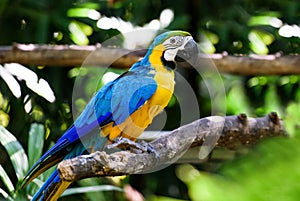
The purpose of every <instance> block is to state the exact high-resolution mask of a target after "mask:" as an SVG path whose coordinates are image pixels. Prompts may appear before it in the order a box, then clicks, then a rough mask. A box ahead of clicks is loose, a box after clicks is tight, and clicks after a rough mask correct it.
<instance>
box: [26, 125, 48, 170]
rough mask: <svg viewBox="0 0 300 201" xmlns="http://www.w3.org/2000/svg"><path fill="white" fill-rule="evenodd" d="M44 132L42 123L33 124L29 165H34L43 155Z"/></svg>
mask: <svg viewBox="0 0 300 201" xmlns="http://www.w3.org/2000/svg"><path fill="white" fill-rule="evenodd" d="M44 133H45V132H44V126H43V125H42V124H37V123H33V124H31V126H30V130H29V138H28V162H29V166H32V165H33V164H34V163H35V162H36V161H37V160H38V159H39V158H40V157H41V155H42V151H43V146H44Z"/></svg>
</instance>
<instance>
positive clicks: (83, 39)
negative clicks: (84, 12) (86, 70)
mask: <svg viewBox="0 0 300 201" xmlns="http://www.w3.org/2000/svg"><path fill="white" fill-rule="evenodd" d="M69 30H70V32H71V35H70V37H71V39H72V40H73V41H74V42H75V43H76V44H78V45H88V44H89V39H88V38H87V36H88V35H91V34H92V32H93V30H92V28H91V27H90V26H88V25H86V24H83V23H80V22H77V21H72V22H71V23H70V24H69Z"/></svg>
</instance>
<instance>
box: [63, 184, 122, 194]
mask: <svg viewBox="0 0 300 201" xmlns="http://www.w3.org/2000/svg"><path fill="white" fill-rule="evenodd" d="M99 191H120V192H122V191H123V189H122V188H119V187H116V186H112V185H98V186H88V187H78V188H69V189H67V190H66V191H65V192H64V193H63V194H62V196H67V195H74V194H80V193H91V192H99Z"/></svg>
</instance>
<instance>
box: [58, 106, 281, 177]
mask: <svg viewBox="0 0 300 201" xmlns="http://www.w3.org/2000/svg"><path fill="white" fill-rule="evenodd" d="M279 135H282V136H286V133H285V130H284V127H283V123H282V121H281V120H280V119H279V118H278V115H277V113H274V112H273V113H270V114H269V115H267V116H265V117H261V118H247V116H246V115H245V114H240V115H238V116H226V117H220V116H211V117H207V118H202V119H199V120H197V121H194V122H192V123H190V124H187V125H184V126H182V127H180V128H178V129H176V130H173V131H172V132H169V133H168V134H165V135H162V136H161V137H159V138H157V139H155V140H153V141H151V142H150V144H151V145H152V146H153V148H154V149H155V150H156V151H157V156H155V154H153V153H133V152H131V151H119V152H115V153H112V154H107V153H106V152H101V151H99V152H95V153H92V154H90V155H83V156H79V157H76V158H73V159H70V160H65V161H62V162H61V163H59V165H58V171H59V173H60V176H61V178H62V179H64V180H67V181H75V180H78V179H83V178H87V177H99V176H116V175H124V174H137V173H146V172H152V171H154V170H157V169H160V168H162V167H165V166H167V165H169V164H172V163H174V162H175V161H176V160H177V159H178V158H180V157H181V156H182V155H183V154H184V153H185V151H186V150H187V149H189V148H190V147H195V146H202V147H204V148H205V147H208V148H213V147H214V145H216V146H218V147H225V148H228V149H236V148H238V147H240V146H242V145H253V144H255V143H256V142H258V141H260V140H262V139H263V138H266V137H271V136H279ZM209 138H210V139H209ZM211 139H213V140H211ZM214 140H215V141H214ZM207 141H209V143H208V144H207V143H206V142H207ZM211 142H214V143H215V144H210V143H211ZM202 147H201V148H202ZM200 152H201V151H200ZM200 154H201V153H200ZM194 157H195V158H199V155H196V156H194ZM199 160H200V159H199Z"/></svg>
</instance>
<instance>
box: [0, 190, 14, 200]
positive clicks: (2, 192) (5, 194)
mask: <svg viewBox="0 0 300 201" xmlns="http://www.w3.org/2000/svg"><path fill="white" fill-rule="evenodd" d="M0 195H2V196H3V197H4V199H5V200H8V201H14V199H13V198H12V197H10V196H9V195H8V194H7V193H6V192H5V191H4V190H3V189H1V188H0Z"/></svg>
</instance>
